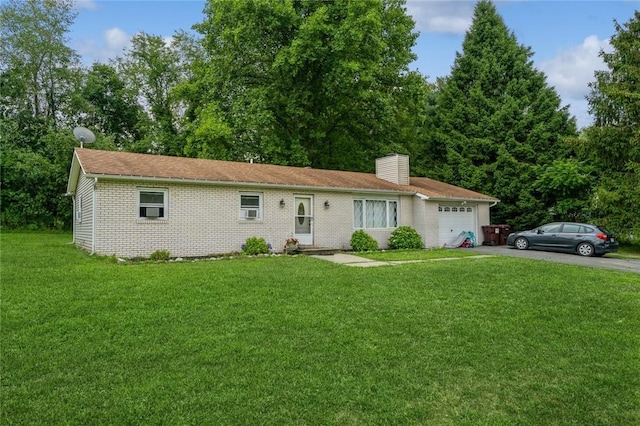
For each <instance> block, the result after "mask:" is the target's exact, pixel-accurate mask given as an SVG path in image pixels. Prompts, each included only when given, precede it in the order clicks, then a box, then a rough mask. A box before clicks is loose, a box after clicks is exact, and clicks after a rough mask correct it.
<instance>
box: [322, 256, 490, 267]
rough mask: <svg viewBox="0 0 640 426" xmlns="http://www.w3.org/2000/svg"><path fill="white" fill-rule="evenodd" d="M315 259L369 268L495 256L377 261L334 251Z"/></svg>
mask: <svg viewBox="0 0 640 426" xmlns="http://www.w3.org/2000/svg"><path fill="white" fill-rule="evenodd" d="M310 257H314V258H316V259H321V260H328V261H329V262H333V263H338V264H341V265H346V266H357V267H360V268H370V267H373V266H389V265H401V264H403V263H420V262H437V261H443V260H459V259H480V258H486V257H495V256H493V255H479V256H467V257H445V258H440V259H424V260H389V261H379V260H371V259H366V258H364V257H360V256H355V255H353V254H347V253H335V254H329V255H313V256H310Z"/></svg>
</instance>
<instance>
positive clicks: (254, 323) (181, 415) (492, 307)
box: [0, 233, 640, 425]
mask: <svg viewBox="0 0 640 426" xmlns="http://www.w3.org/2000/svg"><path fill="white" fill-rule="evenodd" d="M69 241H70V236H69V235H51V234H18V233H3V234H2V235H1V247H0V250H1V259H0V260H1V284H2V288H1V300H0V308H1V309H0V314H1V330H2V333H1V341H0V350H1V365H2V372H1V380H2V383H1V384H2V389H1V394H0V396H1V398H2V401H1V402H2V403H1V407H2V417H1V418H0V423H1V424H82V425H85V424H86V425H120V424H170V425H180V424H194V425H195V424H197V425H200V424H207V425H225V424H229V425H257V424H261V425H262V424H265V425H267V424H272V425H284V424H301V425H320V424H322V425H324V424H336V425H371V424H398V425H405V424H429V425H432V424H436V425H440V424H444V425H460V424H473V425H475V424H487V425H489V424H490V425H494V424H514V425H516V424H517V425H522V424H536V425H538V424H540V425H542V424H544V425H560V424H571V425H585V424H589V425H594V424H602V425H637V424H640V331H639V330H640V275H638V274H632V273H624V272H615V271H606V270H600V269H592V268H582V267H577V266H567V265H561V264H554V263H546V262H542V261H533V260H523V259H517V258H507V257H504V258H499V257H493V258H484V259H473V260H468V259H459V260H455V261H451V262H423V263H412V264H405V265H398V266H390V267H381V268H353V267H348V266H343V265H336V264H333V263H330V262H327V261H324V260H318V259H314V258H308V257H304V256H281V257H266V258H236V259H230V260H217V261H199V262H193V263H192V262H183V263H135V264H125V265H121V264H116V263H113V262H112V261H111V259H109V258H99V257H90V256H88V255H86V254H85V253H83V252H81V251H78V250H76V249H75V248H74V247H73V246H72V245H70V244H69Z"/></svg>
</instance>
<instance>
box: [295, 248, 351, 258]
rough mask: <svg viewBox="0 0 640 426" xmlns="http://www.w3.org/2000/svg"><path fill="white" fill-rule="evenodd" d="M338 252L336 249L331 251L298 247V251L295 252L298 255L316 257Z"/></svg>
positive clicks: (329, 249)
mask: <svg viewBox="0 0 640 426" xmlns="http://www.w3.org/2000/svg"><path fill="white" fill-rule="evenodd" d="M340 251H341V250H338V249H332V248H328V247H315V246H300V247H298V250H297V252H298V253H300V254H308V255H316V256H322V255H330V254H335V253H339V252H340Z"/></svg>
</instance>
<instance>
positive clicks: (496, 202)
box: [489, 200, 500, 208]
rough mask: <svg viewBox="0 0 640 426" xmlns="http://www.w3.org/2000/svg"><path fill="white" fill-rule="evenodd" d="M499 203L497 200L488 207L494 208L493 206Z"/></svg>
mask: <svg viewBox="0 0 640 426" xmlns="http://www.w3.org/2000/svg"><path fill="white" fill-rule="evenodd" d="M499 202H500V201H499V200H498V201H494V202H493V204H491V205H490V206H489V208H491V207H493V206H495V205H496V204H498V203H499Z"/></svg>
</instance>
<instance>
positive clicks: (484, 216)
mask: <svg viewBox="0 0 640 426" xmlns="http://www.w3.org/2000/svg"><path fill="white" fill-rule="evenodd" d="M141 188H145V189H149V188H159V189H166V190H167V209H166V216H167V218H166V219H157V220H154V219H140V218H139V217H138V214H139V211H138V191H139V189H141ZM94 192H95V194H94ZM243 192H250V193H259V194H261V195H262V208H263V211H262V218H260V219H256V220H243V219H241V218H240V194H241V193H243ZM296 195H310V196H312V197H313V222H312V226H313V236H314V240H313V245H314V246H316V247H328V248H334V249H342V250H349V249H350V248H351V247H350V245H349V242H350V239H351V235H352V234H353V232H354V230H355V229H354V227H353V200H354V198H369V199H373V198H378V199H387V200H397V201H398V216H399V226H402V225H408V226H411V227H413V228H414V229H416V230H417V231H418V232H419V233H420V234H421V235H422V238H423V241H424V242H425V246H426V247H435V246H437V245H438V202H435V201H428V200H427V201H425V200H422V199H420V198H419V197H416V196H413V195H398V196H372V195H371V194H368V195H363V194H354V193H349V192H330V191H314V192H302V191H293V190H285V189H270V188H265V189H256V188H255V187H240V186H238V187H227V186H215V185H204V184H182V183H171V184H152V183H149V182H136V181H122V180H107V179H100V180H98V183H97V185H96V186H95V189H94V180H93V179H87V178H86V177H84V176H83V175H82V174H81V175H80V178H79V183H78V187H77V192H76V195H75V199H76V200H77V199H78V197H79V196H82V204H83V205H82V220H81V221H78V220H76V219H75V212H74V222H75V223H74V242H75V243H76V245H78V246H79V247H82V248H84V249H86V250H88V251H92V250H93V249H94V247H95V252H96V253H98V254H103V255H113V254H115V255H117V256H121V257H136V256H141V257H148V256H149V255H150V254H151V253H153V252H154V251H156V250H168V251H169V252H170V253H171V256H173V257H195V256H208V255H215V254H222V253H233V252H238V251H240V250H241V246H242V244H244V242H245V241H246V239H247V238H249V237H262V238H264V239H265V240H266V241H267V242H268V243H270V244H271V245H272V247H273V250H274V251H276V252H280V251H282V250H283V248H284V243H285V240H286V239H287V238H288V237H291V236H292V235H293V234H294V215H295V206H294V198H295V196H296ZM94 196H95V200H96V205H95V206H94V205H93V201H94ZM281 200H284V206H281V204H280V201H281ZM325 201H328V202H329V207H328V208H327V207H325ZM94 208H95V212H96V217H95V231H94V230H93V226H94V218H93V212H94ZM477 212H478V222H477V223H478V229H479V230H481V229H482V225H488V224H489V223H490V220H489V204H485V203H480V204H479V205H478V206H477ZM365 231H366V232H367V233H369V234H370V235H371V236H372V237H374V238H375V239H376V240H377V241H378V245H379V247H380V248H387V247H388V239H389V236H390V235H391V232H392V231H393V229H365ZM94 234H95V242H94V241H93V237H94ZM477 237H478V242H479V243H481V242H482V233H481V232H477Z"/></svg>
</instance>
